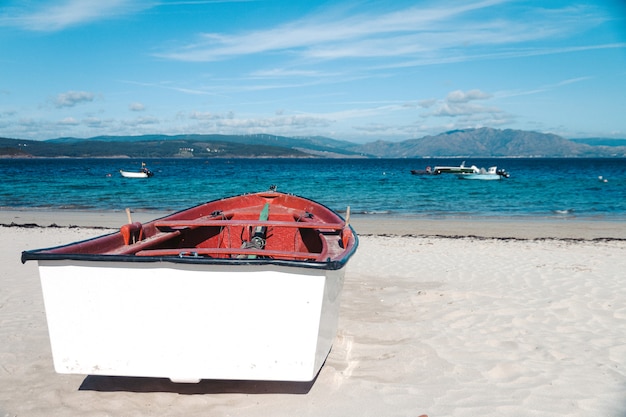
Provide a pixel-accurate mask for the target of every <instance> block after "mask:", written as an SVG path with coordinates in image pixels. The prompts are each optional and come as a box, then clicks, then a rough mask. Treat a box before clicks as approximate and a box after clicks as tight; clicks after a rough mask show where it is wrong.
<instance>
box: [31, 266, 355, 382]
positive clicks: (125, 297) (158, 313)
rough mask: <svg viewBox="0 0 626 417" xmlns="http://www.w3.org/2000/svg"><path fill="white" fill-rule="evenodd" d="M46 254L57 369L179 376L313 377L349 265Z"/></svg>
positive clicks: (328, 342) (44, 273) (332, 331)
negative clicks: (107, 259) (77, 258)
mask: <svg viewBox="0 0 626 417" xmlns="http://www.w3.org/2000/svg"><path fill="white" fill-rule="evenodd" d="M38 263H39V271H40V277H41V284H42V289H43V296H44V302H45V309H46V317H47V321H48V328H49V332H50V341H51V346H52V355H53V360H54V367H55V370H56V371H57V372H59V373H70V374H91V375H119V376H141V377H164V378H170V379H171V380H173V381H176V382H198V381H199V380H200V379H237V380H281V381H311V380H313V379H314V378H315V377H316V375H317V373H318V372H319V370H320V368H321V366H322V364H323V363H324V361H325V359H326V356H327V355H328V353H329V351H330V349H331V346H332V343H333V340H334V338H335V335H336V331H337V319H338V312H339V301H340V300H339V298H340V293H341V289H342V287H343V280H344V272H345V271H344V269H339V270H319V269H312V268H306V267H302V268H298V267H281V266H277V265H267V266H259V265H227V266H224V265H192V264H158V263H156V264H146V263H143V262H138V263H132V262H83V261H71V260H68V261H47V260H39V261H38ZM200 268H202V269H200Z"/></svg>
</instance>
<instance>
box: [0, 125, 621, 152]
mask: <svg viewBox="0 0 626 417" xmlns="http://www.w3.org/2000/svg"><path fill="white" fill-rule="evenodd" d="M0 157H84V158H87V157H91V158H105V157H110V158H113V157H128V158H192V157H196V158H215V157H222V158H235V157H245V158H263V157H274V158H313V157H318V158H324V157H325V158H428V157H438V158H443V157H458V158H486V157H487V158H503V157H527V158H528V157H536V158H541V157H544V158H547V157H553V158H559V157H569V158H572V157H626V139H604V138H588V139H573V140H568V139H565V138H563V137H561V136H558V135H553V134H545V133H538V132H531V131H523V130H510V129H506V130H500V129H492V128H480V129H464V130H453V131H449V132H445V133H441V134H439V135H435V136H424V137H422V138H419V139H409V140H405V141H402V142H388V141H382V140H381V141H376V142H370V143H366V144H356V143H353V142H348V141H342V140H336V139H331V138H325V137H319V136H315V137H285V136H276V135H267V134H259V135H214V134H211V135H200V134H198V135H176V136H167V135H142V136H97V137H93V138H88V139H78V138H57V139H49V140H45V141H33V140H20V139H7V138H0Z"/></svg>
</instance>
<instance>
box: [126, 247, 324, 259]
mask: <svg viewBox="0 0 626 417" xmlns="http://www.w3.org/2000/svg"><path fill="white" fill-rule="evenodd" d="M181 253H182V254H183V256H193V254H198V255H259V256H272V257H279V258H296V259H316V258H318V257H319V256H321V254H319V253H311V252H293V251H282V250H267V249H245V248H178V249H147V250H142V251H139V252H137V253H136V254H135V255H136V256H179V255H180V254H181Z"/></svg>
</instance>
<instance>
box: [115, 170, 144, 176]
mask: <svg viewBox="0 0 626 417" xmlns="http://www.w3.org/2000/svg"><path fill="white" fill-rule="evenodd" d="M120 174H122V177H124V178H148V177H149V175H148V174H147V173H145V172H130V171H122V170H120Z"/></svg>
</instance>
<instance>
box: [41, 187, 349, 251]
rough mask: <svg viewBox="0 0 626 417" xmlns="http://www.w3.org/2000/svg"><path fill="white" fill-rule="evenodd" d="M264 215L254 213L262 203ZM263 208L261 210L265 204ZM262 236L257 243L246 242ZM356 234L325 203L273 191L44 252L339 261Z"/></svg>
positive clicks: (193, 210) (211, 205) (192, 209)
mask: <svg viewBox="0 0 626 417" xmlns="http://www.w3.org/2000/svg"><path fill="white" fill-rule="evenodd" d="M266 205H267V208H268V209H269V211H268V217H267V218H266V219H264V218H260V217H262V214H261V213H263V212H264V208H265V207H266ZM266 211H267V209H266ZM255 237H258V238H261V239H262V242H263V244H262V246H261V245H256V246H255V245H253V244H252V243H251V242H254V241H255V240H256V241H257V242H258V239H255ZM355 244H356V238H355V236H354V234H353V233H352V230H351V229H350V227H349V226H348V225H347V224H346V223H345V221H344V220H343V219H342V218H341V217H340V216H339V215H337V214H336V213H334V212H333V211H332V210H330V209H328V208H327V207H325V206H323V205H320V204H317V203H315V202H312V201H311V200H307V199H304V198H301V197H297V196H293V195H289V194H283V193H278V192H273V191H269V192H264V193H256V194H247V195H243V196H238V197H231V198H226V199H222V200H216V201H213V202H209V203H206V204H202V205H199V206H196V207H193V208H191V209H188V210H184V211H181V212H178V213H175V214H172V215H170V216H167V217H163V218H161V219H157V220H153V221H151V222H147V223H144V224H141V223H138V222H136V223H131V224H126V225H123V226H122V227H121V228H120V231H119V232H118V233H114V234H110V235H106V236H102V237H99V238H95V239H91V240H87V241H83V242H78V243H75V244H71V245H67V246H62V247H59V248H53V249H50V250H49V251H47V252H48V253H63V254H70V253H71V254H98V255H131V256H157V257H166V256H177V257H180V256H203V257H211V258H248V259H249V258H256V257H259V258H261V257H263V258H271V259H287V260H308V261H330V260H333V261H334V260H341V259H342V258H343V257H344V256H346V254H347V253H349V252H351V251H352V248H353V247H354V245H355Z"/></svg>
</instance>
